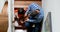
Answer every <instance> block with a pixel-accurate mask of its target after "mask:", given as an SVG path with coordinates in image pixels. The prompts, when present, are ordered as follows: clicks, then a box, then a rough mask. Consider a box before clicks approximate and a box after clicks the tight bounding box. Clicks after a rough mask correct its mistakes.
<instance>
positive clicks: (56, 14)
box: [42, 0, 60, 32]
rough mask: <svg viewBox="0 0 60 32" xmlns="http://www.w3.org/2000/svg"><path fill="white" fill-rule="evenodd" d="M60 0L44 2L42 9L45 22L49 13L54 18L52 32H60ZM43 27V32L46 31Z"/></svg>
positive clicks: (43, 0) (45, 0) (46, 0)
mask: <svg viewBox="0 0 60 32" xmlns="http://www.w3.org/2000/svg"><path fill="white" fill-rule="evenodd" d="M59 1H60V0H42V7H43V9H44V16H45V17H44V21H45V19H46V16H47V13H48V12H51V14H52V15H51V17H52V32H60V25H59V24H60V2H59ZM44 28H45V27H44V25H43V32H45V30H44Z"/></svg>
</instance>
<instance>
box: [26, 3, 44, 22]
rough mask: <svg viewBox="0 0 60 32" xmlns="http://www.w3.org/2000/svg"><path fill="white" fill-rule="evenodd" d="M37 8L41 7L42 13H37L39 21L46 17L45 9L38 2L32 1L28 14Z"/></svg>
mask: <svg viewBox="0 0 60 32" xmlns="http://www.w3.org/2000/svg"><path fill="white" fill-rule="evenodd" d="M36 9H40V13H39V14H38V15H37V16H38V17H37V19H38V21H40V20H42V18H44V12H43V9H42V8H41V7H40V6H39V5H38V4H36V3H32V4H30V5H29V7H28V10H27V11H26V13H25V14H26V15H27V14H28V12H29V11H31V12H32V11H35V10H36ZM30 21H35V20H30Z"/></svg>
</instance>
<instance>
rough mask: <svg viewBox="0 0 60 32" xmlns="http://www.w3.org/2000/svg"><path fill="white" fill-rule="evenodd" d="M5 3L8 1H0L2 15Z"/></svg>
mask: <svg viewBox="0 0 60 32" xmlns="http://www.w3.org/2000/svg"><path fill="white" fill-rule="evenodd" d="M5 1H6V0H0V13H1V12H2V8H3V6H4V4H5Z"/></svg>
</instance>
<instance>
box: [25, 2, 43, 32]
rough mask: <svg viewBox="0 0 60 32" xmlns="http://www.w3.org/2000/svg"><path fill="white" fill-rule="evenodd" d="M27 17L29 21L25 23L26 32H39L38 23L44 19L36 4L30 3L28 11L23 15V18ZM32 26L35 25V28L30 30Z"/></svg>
mask: <svg viewBox="0 0 60 32" xmlns="http://www.w3.org/2000/svg"><path fill="white" fill-rule="evenodd" d="M34 11H35V12H34ZM27 15H28V16H29V20H27V22H25V26H26V27H27V29H28V32H40V31H39V30H40V22H41V20H43V18H44V12H43V10H42V8H41V7H40V6H38V5H37V4H36V3H32V4H30V5H29V7H28V10H27V11H26V13H25V16H27ZM33 24H35V28H32V25H33Z"/></svg>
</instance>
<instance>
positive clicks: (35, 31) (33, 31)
mask: <svg viewBox="0 0 60 32" xmlns="http://www.w3.org/2000/svg"><path fill="white" fill-rule="evenodd" d="M33 25H35V27H32V26H33ZM25 27H26V28H27V32H39V31H40V23H32V22H25Z"/></svg>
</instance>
